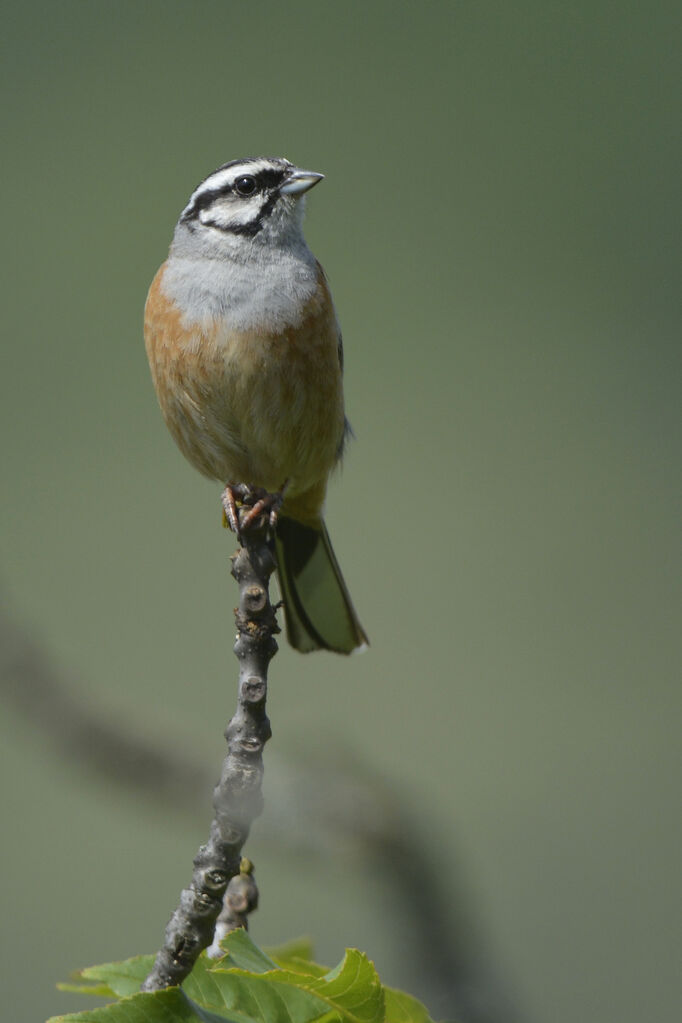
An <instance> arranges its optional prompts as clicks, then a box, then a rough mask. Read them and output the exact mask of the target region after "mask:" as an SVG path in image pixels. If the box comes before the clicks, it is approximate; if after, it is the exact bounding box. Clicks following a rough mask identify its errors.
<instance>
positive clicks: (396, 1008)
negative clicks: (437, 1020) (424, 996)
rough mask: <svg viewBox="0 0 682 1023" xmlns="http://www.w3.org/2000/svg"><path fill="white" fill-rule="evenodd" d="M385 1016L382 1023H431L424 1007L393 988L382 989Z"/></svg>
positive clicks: (414, 999) (410, 996) (409, 996)
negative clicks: (384, 998) (384, 1000)
mask: <svg viewBox="0 0 682 1023" xmlns="http://www.w3.org/2000/svg"><path fill="white" fill-rule="evenodd" d="M384 995H385V997H386V1016H385V1019H384V1023H433V1020H432V1019H431V1017H430V1016H429V1014H428V1012H427V1010H426V1006H424V1005H422V1003H421V1002H418V1001H417V999H416V998H413V997H412V995H408V994H406V993H405V992H404V991H398V990H396V989H395V988H389V987H385V988H384Z"/></svg>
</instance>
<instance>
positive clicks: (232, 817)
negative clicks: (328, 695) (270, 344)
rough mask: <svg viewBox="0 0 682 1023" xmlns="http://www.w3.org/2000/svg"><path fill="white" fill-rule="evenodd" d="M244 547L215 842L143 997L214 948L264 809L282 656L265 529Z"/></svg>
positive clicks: (237, 569)
mask: <svg viewBox="0 0 682 1023" xmlns="http://www.w3.org/2000/svg"><path fill="white" fill-rule="evenodd" d="M243 544H244V546H243V547H240V548H239V550H238V551H237V553H236V554H235V555H234V557H233V558H232V575H233V576H234V577H235V579H236V580H237V582H238V584H239V607H238V608H237V609H236V611H235V620H236V623H237V632H238V635H237V642H236V643H235V646H234V651H235V654H236V655H237V658H238V659H239V700H238V705H237V710H236V712H235V715H234V717H233V718H232V720H231V721H230V723H229V725H228V726H227V729H226V731H225V738H226V739H227V745H228V754H227V757H226V758H225V761H224V762H223V769H222V775H221V778H220V781H219V783H218V785H217V786H216V789H215V792H214V794H213V808H214V810H215V817H214V819H213V822H212V824H211V832H210V837H209V840H208V842H207V843H206V845H204V846H202V847H201V849H200V850H199V852H198V854H197V856H196V857H195V859H194V873H193V875H192V881H191V883H190V886H189V888H186V889H185V890H184V891H183V892H182V894H181V896H180V905H179V906H178V908H177V909H176V910H175V912H174V914H173V916H172V917H171V919H170V922H169V924H168V927H167V928H166V936H165V941H164V944H163V947H162V948H161V950H160V952H159V953H158V955H157V957H156V961H155V963H154V968H153V969H152V972H151V973H150V974H149V976H148V977H147V979H146V980H145V982H144V984H143V985H142V988H143V990H144V991H156V990H159V989H160V988H166V987H171V986H172V985H174V984H181V983H182V981H183V980H184V979H185V977H187V976H188V974H189V973H190V972H191V969H192V967H193V965H194V963H195V962H196V959H197V957H198V956H199V953H200V952H201V951H202V949H204V948H207V947H208V946H209V945H210V944H211V942H212V941H213V936H214V931H215V926H216V921H217V919H218V917H219V915H220V913H221V911H222V909H223V899H224V896H225V892H226V889H227V886H228V882H229V881H230V879H231V878H233V877H235V876H236V875H238V874H239V870H240V853H241V850H242V847H243V845H244V843H245V841H246V839H247V837H248V834H249V830H250V828H251V824H252V822H253V820H254V819H255V818H256V817H257V816H258V814H259V813H260V812H261V810H262V807H263V797H262V793H261V781H262V777H263V756H262V753H263V746H264V745H265V743H266V742H267V740H268V739H269V738H270V734H271V732H270V722H269V721H268V718H267V715H266V713H265V700H266V696H267V671H268V665H269V663H270V660H271V658H272V657H273V656H274V654H275V653H276V651H277V642H276V640H275V638H274V633H276V632H279V628H278V625H277V620H276V617H275V611H274V609H273V607H272V604H271V603H270V597H269V594H268V584H269V579H270V576H271V575H272V572H273V570H274V567H275V561H274V558H273V555H272V552H271V549H270V546H269V543H268V540H267V535H266V531H265V529H256V528H251V529H250V530H248V531H247V532H245V533H244V537H243Z"/></svg>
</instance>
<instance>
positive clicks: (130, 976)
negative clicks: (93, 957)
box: [57, 956, 154, 998]
mask: <svg viewBox="0 0 682 1023" xmlns="http://www.w3.org/2000/svg"><path fill="white" fill-rule="evenodd" d="M153 965H154V956H134V957H133V958H132V959H124V960H123V962H122V963H102V964H101V965H99V966H86V968H85V969H84V970H78V972H77V973H74V978H75V979H77V978H80V977H82V978H83V980H84V981H91V982H94V983H89V984H87V983H84V984H78V983H71V984H58V985H57V987H58V988H59V990H60V991H77V992H80V993H81V994H84V995H101V996H102V997H103V998H116V997H118V998H125V996H126V995H134V994H135V993H136V992H138V991H139V990H140V985H141V983H142V981H143V980H144V978H145V977H146V976H147V974H148V973H149V971H150V970H151V968H152V966H153Z"/></svg>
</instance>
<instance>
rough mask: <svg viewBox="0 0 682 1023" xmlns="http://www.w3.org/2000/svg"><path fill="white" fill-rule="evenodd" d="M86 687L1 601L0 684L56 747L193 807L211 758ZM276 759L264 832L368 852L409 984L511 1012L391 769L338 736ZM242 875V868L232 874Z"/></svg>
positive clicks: (477, 1019)
mask: <svg viewBox="0 0 682 1023" xmlns="http://www.w3.org/2000/svg"><path fill="white" fill-rule="evenodd" d="M4 604H5V607H6V606H7V601H5V602H4ZM83 688H84V687H82V686H81V687H80V689H79V687H78V685H77V682H76V680H69V684H68V685H67V684H66V681H65V680H64V679H63V678H62V677H61V675H60V672H59V671H58V670H57V668H56V667H55V666H54V662H53V659H51V658H50V657H49V655H48V654H47V653H46V652H45V651H44V650H43V649H42V648H41V647H40V645H39V644H38V642H37V641H36V640H35V639H33V638H32V636H31V635H30V634H29V632H28V630H27V629H26V628H25V627H23V626H21V625H20V624H19V623H18V622H17V621H16V620H14V621H13V620H11V619H10V618H9V617H8V616H7V613H6V612H5V613H4V615H3V613H2V610H1V609H0V694H1V695H2V697H3V699H4V700H5V701H6V702H7V703H9V704H11V705H13V706H14V708H15V710H16V711H18V712H19V713H21V714H22V715H23V716H24V717H25V718H26V720H27V721H29V723H30V724H31V726H32V727H33V728H34V730H35V731H36V732H37V733H39V734H40V736H41V740H42V741H44V742H45V743H46V744H49V745H51V747H52V748H53V749H54V751H55V754H56V755H57V756H59V757H61V758H62V759H64V760H66V761H69V762H71V763H73V764H74V765H75V766H78V767H84V768H86V769H88V770H90V771H93V772H94V773H96V774H98V775H100V776H101V777H103V778H105V779H106V781H107V782H109V783H111V782H112V781H114V782H118V783H119V784H120V785H121V786H122V787H124V788H129V789H130V790H131V791H132V792H134V793H135V795H136V797H140V796H143V797H146V798H147V799H149V800H150V801H152V802H153V803H154V805H156V806H158V805H159V803H160V802H167V803H168V804H169V805H172V807H173V813H174V814H175V815H178V814H180V813H186V814H188V815H189V814H191V815H192V816H193V817H194V816H196V815H197V813H198V808H200V807H201V806H202V805H203V801H204V799H205V793H206V792H207V791H209V789H210V786H211V784H212V783H213V781H214V777H215V774H214V769H213V768H211V767H210V766H207V765H206V764H203V763H201V762H200V761H199V759H189V758H186V757H183V755H182V753H181V750H180V743H178V742H174V741H172V740H171V739H168V740H166V741H158V744H157V745H155V746H151V745H150V740H149V739H148V738H147V737H144V736H139V737H136V736H135V735H134V734H131V731H130V722H129V721H128V720H126V721H121V724H120V726H119V725H117V722H116V721H115V720H114V719H113V718H112V717H110V716H105V713H104V712H103V711H98V710H89V709H88V707H87V701H86V699H85V697H84V696H83ZM268 763H269V765H270V769H269V770H268V775H267V798H268V812H267V814H266V815H265V817H264V818H263V820H262V822H261V823H260V825H259V829H258V830H259V839H260V841H261V842H262V843H266V844H267V845H268V846H269V847H270V848H273V847H276V848H278V849H286V848H288V849H290V850H291V851H293V852H295V853H296V855H297V857H305V856H313V857H317V858H320V857H324V858H328V857H336V858H339V857H343V858H345V859H346V860H349V859H351V860H353V859H354V860H356V861H358V862H361V863H362V865H363V871H362V872H363V874H365V875H366V876H367V877H368V878H372V877H374V878H376V880H375V881H371V882H370V883H371V884H372V888H373V890H374V891H375V893H376V897H377V900H378V899H379V898H380V897H381V898H385V899H386V900H387V902H389V903H390V905H391V909H392V911H393V912H394V913H397V914H398V915H399V917H402V918H403V920H404V927H405V930H406V931H407V930H408V929H409V931H410V933H411V934H412V935H413V936H414V940H413V941H411V942H410V945H409V949H410V951H409V956H408V957H407V958H406V962H405V981H404V984H405V986H408V987H411V988H412V989H414V991H415V993H416V994H418V995H419V997H421V998H422V999H423V1000H424V1001H425V1002H426V1003H427V1004H428V1005H429V1006H431V1007H432V1009H433V1010H434V1011H435V1012H436V1014H438V1013H439V1012H440V1014H441V1015H447V1016H451V1015H457V1017H458V1018H459V1019H461V1020H462V1023H513V1021H514V1019H515V1018H517V1017H516V1014H515V1012H514V1010H513V1006H512V1005H511V1003H510V1000H509V998H508V997H507V996H506V994H505V991H504V985H503V984H501V983H500V981H499V979H498V978H497V977H496V969H495V964H494V963H491V962H490V961H489V960H488V958H487V956H486V955H485V954H484V953H483V951H482V950H481V949H480V948H479V943H478V941H477V939H476V927H475V920H474V921H473V922H472V919H471V917H470V915H469V914H468V913H467V906H468V902H469V899H468V897H467V893H466V884H465V882H464V881H463V880H462V877H461V871H460V869H459V868H458V867H457V864H456V863H454V864H451V869H450V870H449V874H448V879H447V885H446V884H445V882H444V879H443V878H442V877H441V875H440V874H439V873H438V872H437V871H436V869H435V868H434V865H433V863H432V862H431V859H430V857H429V854H428V851H427V850H426V849H425V848H424V845H423V840H422V838H421V835H422V832H423V827H422V826H420V824H419V823H418V822H417V821H416V820H415V814H414V810H413V808H411V806H410V804H409V800H408V799H407V798H406V796H405V794H404V793H401V794H400V798H398V796H397V794H396V792H395V789H394V787H393V786H392V785H391V784H390V782H389V781H387V780H385V779H382V778H379V777H377V776H376V775H374V774H373V773H372V772H371V770H370V769H369V767H368V764H367V763H366V762H365V761H364V760H360V761H358V760H353V758H352V756H351V755H350V754H349V751H348V749H347V748H345V747H344V748H337V749H336V751H334V746H333V742H332V743H331V744H327V746H326V748H325V754H324V756H323V757H314V756H313V754H311V753H308V754H306V755H305V757H304V758H303V759H302V761H301V763H296V762H295V761H292V760H291V759H285V758H283V757H281V756H278V755H277V753H276V751H271V752H270V753H269V754H268ZM416 849H419V850H420V851H419V855H418V862H416V861H415V850H416ZM238 882H239V877H238V876H236V877H235V878H234V879H233V881H232V882H231V884H234V885H237V883H238ZM380 893H381V895H380ZM228 895H229V889H228ZM221 915H222V914H221ZM311 926H313V925H312V924H311ZM436 936H437V937H436ZM413 978H414V979H413ZM455 1007H456V1009H455Z"/></svg>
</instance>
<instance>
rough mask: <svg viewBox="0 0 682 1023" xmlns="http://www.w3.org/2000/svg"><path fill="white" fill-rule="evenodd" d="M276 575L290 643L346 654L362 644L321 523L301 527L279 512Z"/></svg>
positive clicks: (299, 647)
mask: <svg viewBox="0 0 682 1023" xmlns="http://www.w3.org/2000/svg"><path fill="white" fill-rule="evenodd" d="M275 548H276V552H277V575H278V578H279V585H280V589H281V591H282V599H283V600H284V620H285V622H286V627H287V639H288V640H289V642H290V643H291V645H292V646H293V647H294V648H295V649H296V650H300V651H301V653H308V652H309V651H311V650H334V651H335V652H336V653H339V654H350V653H352V652H353V650H357V649H358V647H362V646H365V645H366V644H367V643H368V639H367V636H366V635H365V630H364V629H363V628H362V626H361V625H360V622H359V621H358V616H357V615H356V613H355V608H354V607H353V604H352V602H351V599H350V595H349V593H348V590H347V589H346V584H345V582H344V581H343V576H342V575H341V570H340V568H339V565H338V562H337V560H336V557H335V556H334V551H333V550H332V545H331V543H330V542H329V536H328V534H327V530H326V528H325V525H324V523H321V524H320V526H319V528H316V527H313V526H304V525H302V524H301V523H300V522H296V521H295V520H294V519H288V518H286V516H280V518H279V520H278V522H277V533H276V536H275Z"/></svg>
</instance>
